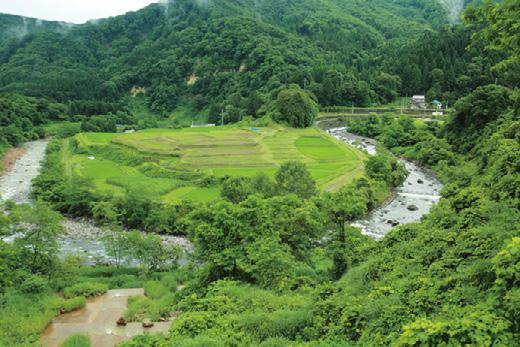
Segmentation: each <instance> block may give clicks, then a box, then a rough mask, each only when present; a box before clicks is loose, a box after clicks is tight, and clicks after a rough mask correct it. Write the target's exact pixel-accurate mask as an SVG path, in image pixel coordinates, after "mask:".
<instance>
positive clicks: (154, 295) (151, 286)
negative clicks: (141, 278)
mask: <svg viewBox="0 0 520 347" xmlns="http://www.w3.org/2000/svg"><path fill="white" fill-rule="evenodd" d="M144 291H145V295H146V296H147V297H149V298H150V299H152V300H156V299H160V298H162V297H163V296H165V295H166V294H168V292H169V291H168V288H166V286H165V285H164V284H162V283H161V282H158V281H150V282H146V284H145V286H144Z"/></svg>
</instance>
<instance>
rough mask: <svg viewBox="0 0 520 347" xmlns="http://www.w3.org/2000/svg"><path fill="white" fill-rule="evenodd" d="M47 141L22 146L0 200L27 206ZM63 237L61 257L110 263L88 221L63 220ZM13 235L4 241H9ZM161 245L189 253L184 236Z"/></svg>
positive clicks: (0, 184) (98, 231)
mask: <svg viewBox="0 0 520 347" xmlns="http://www.w3.org/2000/svg"><path fill="white" fill-rule="evenodd" d="M48 143H49V142H48V141H47V140H39V141H32V142H28V143H26V144H25V145H24V149H25V152H24V154H23V155H22V156H21V157H20V158H19V159H18V160H17V161H16V163H15V164H14V165H13V167H12V168H11V170H9V171H7V172H4V174H3V175H2V176H1V177H0V195H1V198H2V199H3V200H12V201H14V202H15V203H17V204H28V203H31V199H30V193H31V183H32V180H33V179H34V178H35V177H37V176H38V174H39V173H40V169H41V161H42V160H43V158H44V156H45V149H46V147H47V144H48ZM63 227H64V229H65V234H64V235H63V236H62V237H61V238H60V239H59V244H60V249H61V255H62V256H65V255H69V254H75V255H80V256H82V258H83V259H84V262H85V264H88V265H92V264H96V263H110V262H112V261H113V259H112V258H111V257H110V256H108V255H107V254H106V251H105V247H104V245H103V243H102V242H101V241H100V236H101V235H102V234H103V233H104V230H103V229H102V228H100V227H98V226H96V225H95V224H94V223H92V222H91V221H89V220H85V219H65V220H64V221H63ZM15 237H16V236H15V235H14V236H10V237H6V238H4V240H5V241H8V242H12V241H13V240H14V238H15ZM161 237H162V239H163V242H164V243H165V244H168V245H172V244H175V245H178V246H180V247H181V248H183V249H184V250H185V251H186V252H191V251H192V250H193V245H192V244H191V243H190V241H189V240H188V239H187V238H185V237H179V236H170V235H162V236H161Z"/></svg>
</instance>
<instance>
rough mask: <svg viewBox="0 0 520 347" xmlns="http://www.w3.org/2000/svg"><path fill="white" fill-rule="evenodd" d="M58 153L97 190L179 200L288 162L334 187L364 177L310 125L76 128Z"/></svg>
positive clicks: (357, 161)
mask: <svg viewBox="0 0 520 347" xmlns="http://www.w3.org/2000/svg"><path fill="white" fill-rule="evenodd" d="M63 158H64V164H65V168H66V173H67V174H68V175H78V176H82V177H85V178H87V179H90V180H92V182H93V183H94V185H95V187H96V189H97V190H99V191H104V192H107V193H110V194H125V193H129V192H135V193H138V194H144V195H146V196H147V197H150V198H153V199H157V200H162V201H165V202H178V201H181V200H185V199H187V200H194V201H210V200H213V199H215V198H216V197H218V196H219V192H220V185H219V183H218V182H219V178H222V177H224V176H226V175H227V176H254V175H255V174H256V173H257V172H264V173H266V174H268V175H270V176H274V174H275V172H276V170H277V168H278V167H279V166H280V165H281V164H282V163H283V162H286V161H288V160H298V161H301V162H304V163H306V164H307V167H308V169H309V171H310V172H311V175H312V176H313V177H314V179H315V180H316V181H317V183H318V185H319V187H320V188H322V189H334V188H337V187H338V186H339V185H341V184H342V183H345V182H347V181H348V180H350V179H352V178H355V177H358V176H360V175H362V174H363V164H362V163H363V160H364V159H365V154H364V153H362V152H360V151H358V150H356V149H354V148H352V147H349V146H347V145H345V144H343V143H342V142H339V141H337V140H336V139H335V138H333V137H330V136H329V135H327V134H326V133H325V132H323V131H321V130H319V129H317V128H308V129H292V128H285V127H282V126H270V127H265V128H238V127H216V128H191V129H177V130H173V129H150V130H143V131H139V132H136V133H133V134H121V133H117V134H115V133H114V134H100V133H83V134H78V135H76V137H75V141H74V142H72V143H70V142H68V141H64V146H63ZM211 178H213V180H211ZM215 178H216V179H215ZM211 181H213V183H211ZM215 181H216V182H217V183H214V182H215Z"/></svg>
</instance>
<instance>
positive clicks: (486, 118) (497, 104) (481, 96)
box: [446, 84, 513, 151]
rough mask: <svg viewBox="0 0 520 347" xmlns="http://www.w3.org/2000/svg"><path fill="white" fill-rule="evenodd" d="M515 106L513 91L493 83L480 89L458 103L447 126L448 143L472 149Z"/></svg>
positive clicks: (465, 149) (462, 148)
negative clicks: (491, 126)
mask: <svg viewBox="0 0 520 347" xmlns="http://www.w3.org/2000/svg"><path fill="white" fill-rule="evenodd" d="M512 105H513V103H512V99H511V90H510V89H508V88H506V87H503V86H498V85H494V84H490V85H487V86H483V87H478V88H477V89H476V90H475V91H473V92H472V93H470V94H469V95H467V96H465V97H463V98H461V99H460V100H459V101H457V103H456V104H455V113H454V114H453V116H452V117H451V118H450V120H449V121H448V123H447V125H446V134H447V138H448V141H449V142H450V143H451V144H452V145H454V147H455V149H456V150H459V151H468V150H470V149H471V148H472V147H473V146H474V145H475V144H476V142H477V140H478V137H479V134H481V133H482V130H483V128H484V127H486V125H488V124H489V123H491V122H493V121H495V120H496V119H498V118H499V117H500V116H501V115H502V114H503V113H504V111H505V110H507V109H508V108H509V107H511V106H512Z"/></svg>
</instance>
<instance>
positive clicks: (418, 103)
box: [410, 95, 426, 109]
mask: <svg viewBox="0 0 520 347" xmlns="http://www.w3.org/2000/svg"><path fill="white" fill-rule="evenodd" d="M410 108H413V109H418V108H426V97H425V96H424V95H414V96H412V100H411V101H410Z"/></svg>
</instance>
